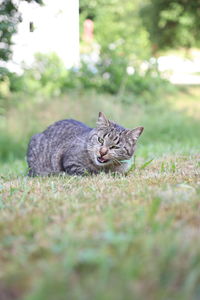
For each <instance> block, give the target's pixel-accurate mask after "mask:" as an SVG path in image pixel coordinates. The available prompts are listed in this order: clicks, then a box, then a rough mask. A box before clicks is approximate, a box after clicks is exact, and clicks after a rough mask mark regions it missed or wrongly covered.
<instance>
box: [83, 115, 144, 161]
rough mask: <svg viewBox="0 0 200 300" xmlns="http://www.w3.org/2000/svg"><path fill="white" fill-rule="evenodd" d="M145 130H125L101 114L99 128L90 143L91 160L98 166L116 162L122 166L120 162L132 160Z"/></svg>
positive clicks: (140, 128) (141, 128)
mask: <svg viewBox="0 0 200 300" xmlns="http://www.w3.org/2000/svg"><path fill="white" fill-rule="evenodd" d="M143 129H144V128H143V127H137V128H135V129H133V130H128V129H125V128H123V127H121V126H120V125H117V124H115V123H113V122H111V121H109V120H108V119H107V118H106V117H105V115H104V114H103V113H99V118H98V121H97V127H96V129H95V130H94V131H93V133H92V135H91V137H90V141H89V143H88V150H89V153H90V156H91V158H92V159H93V161H94V162H95V164H96V165H98V166H105V165H109V164H112V163H114V162H115V163H119V164H120V161H122V160H127V159H130V158H131V157H132V156H133V153H134V151H135V145H136V142H137V139H138V138H139V136H140V135H141V133H142V131H143Z"/></svg>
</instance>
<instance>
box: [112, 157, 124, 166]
mask: <svg viewBox="0 0 200 300" xmlns="http://www.w3.org/2000/svg"><path fill="white" fill-rule="evenodd" d="M112 160H113V161H114V162H117V163H118V164H119V165H121V164H122V163H121V161H119V160H118V159H117V158H112Z"/></svg>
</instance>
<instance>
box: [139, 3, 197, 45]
mask: <svg viewBox="0 0 200 300" xmlns="http://www.w3.org/2000/svg"><path fill="white" fill-rule="evenodd" d="M199 8H200V0H177V1H174V0H168V1H166V0H147V1H145V2H144V6H143V8H142V9H141V16H142V19H143V23H144V25H145V27H146V30H147V31H148V32H149V35H150V40H151V43H152V45H153V50H154V51H157V50H159V49H167V48H177V47H188V48H189V47H199V46H200V30H199V28H200V9H199Z"/></svg>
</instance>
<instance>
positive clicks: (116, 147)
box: [110, 145, 120, 149]
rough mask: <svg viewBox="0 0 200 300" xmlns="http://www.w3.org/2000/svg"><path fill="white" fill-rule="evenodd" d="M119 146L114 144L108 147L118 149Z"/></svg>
mask: <svg viewBox="0 0 200 300" xmlns="http://www.w3.org/2000/svg"><path fill="white" fill-rule="evenodd" d="M119 148H120V147H119V146H116V145H115V146H111V147H110V149H119Z"/></svg>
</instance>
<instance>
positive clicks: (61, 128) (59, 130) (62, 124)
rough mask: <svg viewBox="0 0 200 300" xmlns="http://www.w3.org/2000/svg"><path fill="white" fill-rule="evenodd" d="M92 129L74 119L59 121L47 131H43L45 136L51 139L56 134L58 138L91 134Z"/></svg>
mask: <svg viewBox="0 0 200 300" xmlns="http://www.w3.org/2000/svg"><path fill="white" fill-rule="evenodd" d="M91 129H92V128H90V127H88V126H87V125H85V124H83V123H82V122H79V121H76V120H73V119H66V120H61V121H57V122H55V123H54V124H52V125H50V126H49V127H48V128H47V129H46V130H45V131H43V134H44V135H45V136H46V137H47V138H48V137H49V138H51V137H52V136H53V135H54V134H56V136H61V135H65V134H67V135H68V136H71V135H81V134H83V133H85V132H89V131H90V130H91Z"/></svg>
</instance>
